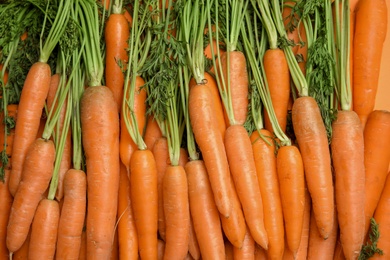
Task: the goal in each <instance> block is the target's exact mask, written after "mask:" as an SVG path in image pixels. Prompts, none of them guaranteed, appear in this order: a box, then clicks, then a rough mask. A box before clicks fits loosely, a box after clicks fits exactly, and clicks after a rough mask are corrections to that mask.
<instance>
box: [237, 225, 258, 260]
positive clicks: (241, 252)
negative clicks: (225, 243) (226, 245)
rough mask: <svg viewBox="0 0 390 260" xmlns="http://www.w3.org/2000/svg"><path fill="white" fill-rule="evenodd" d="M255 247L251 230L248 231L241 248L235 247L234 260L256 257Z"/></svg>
mask: <svg viewBox="0 0 390 260" xmlns="http://www.w3.org/2000/svg"><path fill="white" fill-rule="evenodd" d="M255 246H256V243H255V241H254V240H253V237H252V236H251V233H250V232H249V229H248V228H247V229H246V232H245V238H244V241H243V243H242V247H241V248H237V247H233V257H234V259H248V260H249V259H251V260H253V259H254V257H255Z"/></svg>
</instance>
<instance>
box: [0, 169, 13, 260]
mask: <svg viewBox="0 0 390 260" xmlns="http://www.w3.org/2000/svg"><path fill="white" fill-rule="evenodd" d="M10 172H11V169H9V168H8V167H6V168H5V169H4V181H0V198H1V204H0V212H1V213H0V252H1V254H0V259H7V258H8V248H7V244H6V237H7V224H8V219H9V214H10V211H11V206H12V201H13V198H12V195H11V193H10V192H9V189H8V180H9V175H10Z"/></svg>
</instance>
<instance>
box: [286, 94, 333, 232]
mask: <svg viewBox="0 0 390 260" xmlns="http://www.w3.org/2000/svg"><path fill="white" fill-rule="evenodd" d="M292 121H293V127H294V133H295V136H296V138H297V141H298V145H299V149H300V151H301V155H302V160H303V166H304V170H305V177H306V181H307V186H308V189H309V192H310V195H311V198H312V205H313V210H314V214H315V216H316V218H315V219H316V221H317V226H318V229H319V232H320V234H321V235H322V237H323V238H324V239H326V238H327V237H328V236H329V234H330V232H331V230H332V228H333V221H334V217H333V214H334V194H333V183H332V173H331V167H330V166H331V162H330V152H329V147H328V140H327V137H326V130H325V126H324V124H323V122H322V118H321V115H320V110H319V108H318V105H317V103H316V101H315V100H314V99H313V98H312V97H300V98H298V99H296V100H295V102H294V104H293V109H292Z"/></svg>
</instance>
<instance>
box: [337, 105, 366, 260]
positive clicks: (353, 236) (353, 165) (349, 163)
mask: <svg viewBox="0 0 390 260" xmlns="http://www.w3.org/2000/svg"><path fill="white" fill-rule="evenodd" d="M332 129H333V131H332V133H333V134H332V141H331V149H332V160H333V166H334V172H335V197H336V207H337V216H338V223H339V228H340V240H341V244H342V247H343V251H344V255H345V257H346V258H347V259H356V258H357V257H358V255H359V253H360V248H361V246H362V244H363V242H364V231H365V230H364V225H365V222H364V200H365V194H364V187H365V172H364V139H363V128H362V125H361V122H360V120H359V117H358V115H357V114H356V113H355V112H354V111H339V112H338V113H337V119H336V120H335V121H334V122H333V123H332Z"/></svg>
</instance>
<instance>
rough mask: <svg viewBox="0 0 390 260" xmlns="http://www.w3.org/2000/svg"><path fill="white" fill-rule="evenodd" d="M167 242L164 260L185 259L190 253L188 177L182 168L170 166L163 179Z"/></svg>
mask: <svg viewBox="0 0 390 260" xmlns="http://www.w3.org/2000/svg"><path fill="white" fill-rule="evenodd" d="M163 197H164V201H163V203H164V217H165V228H166V240H165V251H164V259H167V260H168V259H180V260H181V259H183V258H185V256H186V255H187V253H188V242H189V226H190V210H189V202H188V184H187V176H186V172H185V170H184V168H183V167H182V166H173V165H170V166H168V167H167V169H166V172H165V174H164V178H163Z"/></svg>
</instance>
